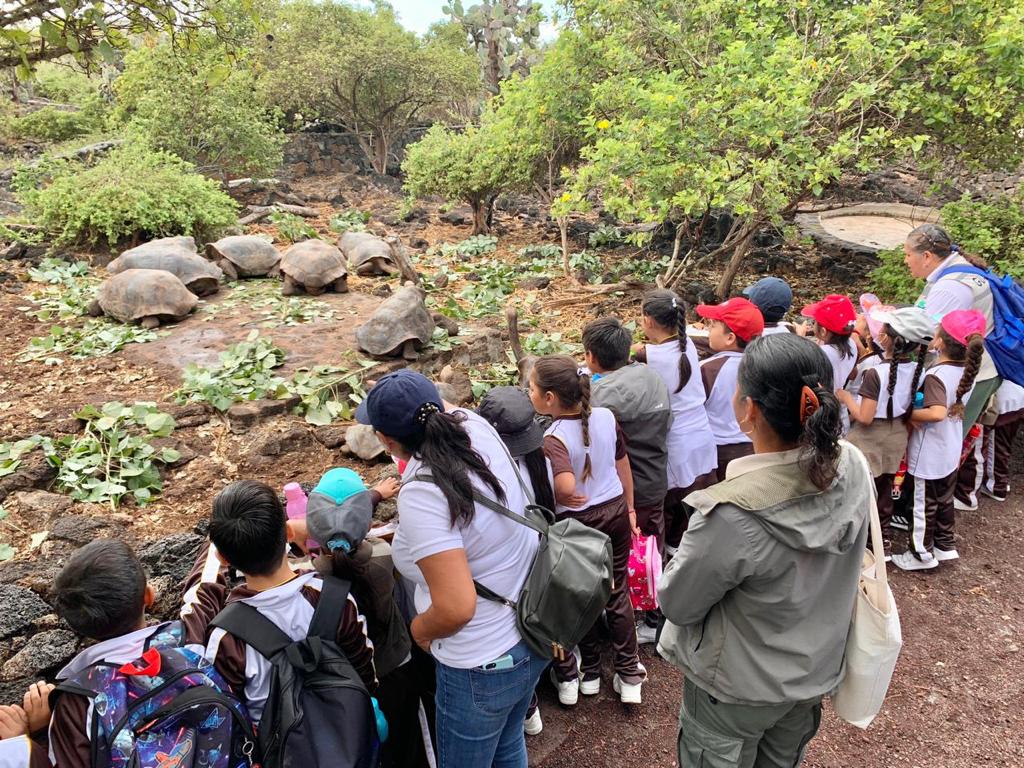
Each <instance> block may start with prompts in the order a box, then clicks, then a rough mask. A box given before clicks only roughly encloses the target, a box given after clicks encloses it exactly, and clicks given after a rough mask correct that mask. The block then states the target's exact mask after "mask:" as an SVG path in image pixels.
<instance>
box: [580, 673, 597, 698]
mask: <svg viewBox="0 0 1024 768" xmlns="http://www.w3.org/2000/svg"><path fill="white" fill-rule="evenodd" d="M600 692H601V678H600V677H595V678H594V679H593V680H580V693H582V694H583V695H584V696H597V694H599V693H600Z"/></svg>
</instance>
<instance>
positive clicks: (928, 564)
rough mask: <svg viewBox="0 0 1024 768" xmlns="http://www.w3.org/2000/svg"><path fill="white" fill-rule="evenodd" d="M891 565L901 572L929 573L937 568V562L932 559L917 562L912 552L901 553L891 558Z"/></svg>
mask: <svg viewBox="0 0 1024 768" xmlns="http://www.w3.org/2000/svg"><path fill="white" fill-rule="evenodd" d="M892 564H893V565H895V566H896V567H897V568H899V569H900V570H901V571H930V570H931V569H932V568H938V567H939V561H938V560H937V559H936V558H934V557H929V558H928V559H927V560H918V559H917V558H916V557H914V553H913V552H903V553H902V554H899V555H893V556H892Z"/></svg>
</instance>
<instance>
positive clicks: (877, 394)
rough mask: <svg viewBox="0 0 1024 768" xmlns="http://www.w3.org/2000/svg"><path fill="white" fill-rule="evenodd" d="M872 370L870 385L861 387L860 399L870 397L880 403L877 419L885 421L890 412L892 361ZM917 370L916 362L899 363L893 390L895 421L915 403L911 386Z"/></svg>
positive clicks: (876, 411) (876, 414) (893, 415)
mask: <svg viewBox="0 0 1024 768" xmlns="http://www.w3.org/2000/svg"><path fill="white" fill-rule="evenodd" d="M870 370H871V375H870V377H869V380H871V381H870V384H869V385H865V386H862V387H861V392H860V397H861V398H864V397H867V396H868V395H870V396H871V398H870V399H872V400H874V401H876V402H877V403H878V405H877V407H876V408H875V418H876V419H882V420H885V419H886V418H887V416H888V410H889V372H890V371H891V370H892V366H891V365H890V361H889V360H886V361H885V362H883V363H880V364H879V365H876V366H875V367H874V368H872V369H870ZM916 370H917V363H916V362H906V363H899V364H897V366H896V386H894V387H893V390H892V417H893V418H894V419H898V418H899V417H901V416H902V415H903V414H905V413H906V412H907V410H908V409H909V408H910V407H911V403H913V401H914V392H913V391H912V389H911V386H912V385H913V383H914V371H916Z"/></svg>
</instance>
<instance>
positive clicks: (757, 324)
mask: <svg viewBox="0 0 1024 768" xmlns="http://www.w3.org/2000/svg"><path fill="white" fill-rule="evenodd" d="M697 314H699V315H700V316H701V317H704V318H707V319H708V320H710V321H711V324H710V327H709V329H708V341H709V343H710V344H711V349H712V350H714V352H715V354H713V355H712V356H711V357H709V358H708V359H707V360H705V361H704V362H702V363H701V364H700V375H701V379H702V381H703V383H704V395H705V399H704V408H705V410H706V411H707V415H708V424H710V426H711V432H712V433H713V434H714V436H715V446H716V454H717V462H718V467H717V469H716V477H717V479H718V480H719V482H721V481H722V480H725V471H726V469H727V468H728V467H729V462H731V461H732V460H733V459H738V458H739V457H741V456H749V455H750V454H751V453H753V452H754V446H753V444H752V443H751V442H750V438H749V437H748V436H747V434H746V433H745V432H744V431H743V425H742V424H740V423H738V422H737V421H736V412H735V411H734V410H733V407H732V401H733V396H734V395H735V394H736V374H737V372H738V371H739V367H740V358H742V357H743V350H744V349H746V346H747V344H749V343H750V342H751V341H752V340H753V339H754V338H755V337H756V336H759V335H760V334H761V331H762V330H764V318H763V317H762V316H761V310H759V309H758V308H757V307H756V306H754V305H753V304H752V303H750V302H749V301H747V299H741V298H736V299H729V300H728V301H725V302H723V303H721V304H716V305H713V306H712V305H708V304H699V305H698V306H697Z"/></svg>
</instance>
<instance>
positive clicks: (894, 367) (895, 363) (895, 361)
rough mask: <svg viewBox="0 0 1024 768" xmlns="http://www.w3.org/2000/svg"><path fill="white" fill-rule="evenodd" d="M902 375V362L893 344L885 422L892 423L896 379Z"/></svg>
mask: <svg viewBox="0 0 1024 768" xmlns="http://www.w3.org/2000/svg"><path fill="white" fill-rule="evenodd" d="M899 375H900V361H899V358H897V357H896V345H895V344H893V349H892V360H890V361H889V388H888V392H889V402H888V403H886V404H885V420H886V421H887V422H889V423H890V424H891V423H892V400H893V397H892V396H893V393H894V392H895V391H896V379H897V378H898V377H899Z"/></svg>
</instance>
